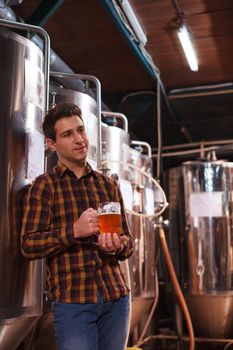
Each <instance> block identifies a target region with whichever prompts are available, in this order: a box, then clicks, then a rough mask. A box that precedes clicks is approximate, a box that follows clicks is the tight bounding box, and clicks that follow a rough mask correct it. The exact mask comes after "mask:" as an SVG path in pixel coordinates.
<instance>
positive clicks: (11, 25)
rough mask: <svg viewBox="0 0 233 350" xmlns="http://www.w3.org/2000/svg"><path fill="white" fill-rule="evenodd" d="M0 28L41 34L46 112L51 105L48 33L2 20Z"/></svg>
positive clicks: (40, 29) (34, 27)
mask: <svg viewBox="0 0 233 350" xmlns="http://www.w3.org/2000/svg"><path fill="white" fill-rule="evenodd" d="M0 26H3V27H8V28H15V29H21V30H25V31H31V32H35V33H39V34H40V35H41V36H42V37H43V38H44V45H43V49H44V50H43V51H44V77H45V110H47V109H48V105H49V62H50V38H49V35H48V33H47V32H46V31H45V30H44V29H43V28H41V27H37V26H34V25H30V24H25V23H19V22H12V21H7V20H4V19H0Z"/></svg>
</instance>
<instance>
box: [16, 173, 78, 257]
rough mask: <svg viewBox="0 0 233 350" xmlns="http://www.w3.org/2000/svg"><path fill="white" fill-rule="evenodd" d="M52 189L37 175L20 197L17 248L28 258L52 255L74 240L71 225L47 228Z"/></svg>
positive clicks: (45, 180)
mask: <svg viewBox="0 0 233 350" xmlns="http://www.w3.org/2000/svg"><path fill="white" fill-rule="evenodd" d="M52 198H53V194H52V188H51V186H50V185H49V183H48V181H47V179H46V178H44V177H38V178H37V179H36V180H35V182H34V183H33V184H32V185H31V186H30V188H29V189H28V191H27V194H26V196H25V198H24V215H23V221H22V230H21V250H22V253H23V255H24V256H25V257H27V258H29V259H41V258H45V257H47V256H51V255H55V254H57V253H59V252H60V251H62V250H63V249H64V248H65V247H67V246H69V245H71V244H74V243H76V240H75V237H74V233H73V225H72V224H66V225H64V226H63V227H59V228H54V229H51V219H52Z"/></svg>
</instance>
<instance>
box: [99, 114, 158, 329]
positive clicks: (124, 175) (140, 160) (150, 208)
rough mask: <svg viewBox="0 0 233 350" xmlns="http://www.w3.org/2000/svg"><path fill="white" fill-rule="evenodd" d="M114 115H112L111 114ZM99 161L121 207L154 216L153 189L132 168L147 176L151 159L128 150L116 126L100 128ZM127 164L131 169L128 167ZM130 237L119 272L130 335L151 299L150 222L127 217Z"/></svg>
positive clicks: (153, 261) (123, 133)
mask: <svg viewBox="0 0 233 350" xmlns="http://www.w3.org/2000/svg"><path fill="white" fill-rule="evenodd" d="M113 115H114V113H113ZM102 141H103V153H102V156H103V160H104V161H106V163H105V166H104V167H106V168H107V169H109V175H111V176H113V177H115V178H117V180H118V181H119V184H120V188H121V192H122V195H123V199H124V204H125V206H126V208H127V209H128V210H131V211H132V210H134V211H135V212H137V213H143V214H150V215H151V214H154V200H155V198H154V189H153V186H152V184H151V183H150V181H149V180H148V178H146V177H145V176H144V175H142V174H141V173H140V172H139V171H137V170H136V168H139V170H143V171H145V172H146V173H148V174H151V159H150V157H148V156H146V155H143V154H142V153H141V152H140V151H137V150H135V149H132V148H130V146H129V135H128V133H127V132H126V131H125V130H122V129H121V128H119V127H116V126H110V125H106V124H102ZM127 164H131V165H132V167H131V168H130V167H128V166H127ZM127 216H128V221H129V227H130V231H131V233H132V235H133V237H134V243H135V248H134V253H133V255H132V257H131V258H130V259H129V261H126V262H124V264H123V268H124V269H125V272H126V274H127V273H128V274H129V276H128V280H129V283H130V287H131V295H132V317H131V325H130V332H132V331H133V329H134V327H135V325H137V324H138V323H139V322H140V321H141V320H142V318H143V316H145V315H146V314H147V312H148V310H149V308H150V306H151V305H152V303H153V300H154V298H155V272H156V253H157V247H158V245H156V236H155V232H154V231H155V230H154V219H151V218H142V217H138V216H135V215H132V214H128V215H127Z"/></svg>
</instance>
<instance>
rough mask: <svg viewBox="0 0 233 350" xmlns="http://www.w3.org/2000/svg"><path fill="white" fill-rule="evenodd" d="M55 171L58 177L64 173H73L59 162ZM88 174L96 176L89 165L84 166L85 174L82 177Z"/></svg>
mask: <svg viewBox="0 0 233 350" xmlns="http://www.w3.org/2000/svg"><path fill="white" fill-rule="evenodd" d="M56 171H57V175H58V176H59V177H62V176H64V175H65V174H66V173H73V171H72V170H70V169H69V168H67V166H65V164H63V163H62V162H61V161H60V160H58V162H57V166H56ZM88 174H93V175H95V176H97V174H96V172H95V171H94V170H93V169H92V167H91V166H90V164H89V163H87V164H86V167H85V173H84V175H83V176H86V175H88Z"/></svg>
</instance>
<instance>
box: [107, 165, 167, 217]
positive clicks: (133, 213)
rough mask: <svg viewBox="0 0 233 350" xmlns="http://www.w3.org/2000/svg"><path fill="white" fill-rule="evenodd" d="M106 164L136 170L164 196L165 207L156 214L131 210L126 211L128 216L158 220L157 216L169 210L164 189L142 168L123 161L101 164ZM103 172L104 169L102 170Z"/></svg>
mask: <svg viewBox="0 0 233 350" xmlns="http://www.w3.org/2000/svg"><path fill="white" fill-rule="evenodd" d="M106 163H118V164H122V165H124V166H127V167H129V168H131V169H134V170H136V171H138V172H139V173H140V174H142V175H144V176H145V177H147V178H148V179H149V180H150V181H151V182H153V184H154V185H155V186H156V187H157V188H158V190H159V191H160V192H161V195H162V199H163V205H162V209H160V210H159V211H158V212H157V213H155V214H142V213H138V212H136V211H134V210H129V209H126V212H127V213H128V214H131V215H135V216H138V217H141V218H156V217H157V216H160V215H161V214H162V213H163V212H164V210H165V209H166V208H167V205H168V204H167V198H166V195H165V193H164V191H163V189H162V187H161V186H160V185H159V183H158V182H157V181H156V180H155V179H154V178H153V177H152V176H151V175H149V174H147V173H146V172H145V171H143V170H141V169H140V168H138V167H136V166H135V165H132V164H129V163H125V162H123V161H121V160H109V159H108V160H104V161H102V162H101V165H104V164H106ZM102 170H103V169H102Z"/></svg>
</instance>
